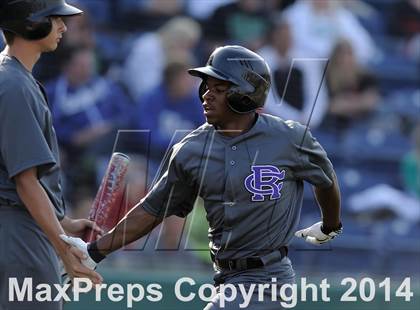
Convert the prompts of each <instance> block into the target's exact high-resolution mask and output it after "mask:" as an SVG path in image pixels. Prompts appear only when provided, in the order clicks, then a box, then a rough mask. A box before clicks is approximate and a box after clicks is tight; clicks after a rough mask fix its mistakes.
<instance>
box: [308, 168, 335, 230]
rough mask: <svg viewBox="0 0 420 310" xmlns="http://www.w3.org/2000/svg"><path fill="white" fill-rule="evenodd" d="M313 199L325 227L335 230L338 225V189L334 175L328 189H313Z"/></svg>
mask: <svg viewBox="0 0 420 310" xmlns="http://www.w3.org/2000/svg"><path fill="white" fill-rule="evenodd" d="M314 192H315V197H316V200H317V202H318V204H319V207H320V208H321V211H322V222H323V225H324V226H325V227H328V228H331V229H335V228H337V227H339V225H340V202H341V199H340V189H339V186H338V181H337V177H336V175H335V174H334V176H333V184H332V185H331V186H330V187H328V188H321V187H314Z"/></svg>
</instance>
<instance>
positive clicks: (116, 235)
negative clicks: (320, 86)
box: [96, 77, 340, 255]
mask: <svg viewBox="0 0 420 310" xmlns="http://www.w3.org/2000/svg"><path fill="white" fill-rule="evenodd" d="M230 85H231V84H230V83H229V82H226V81H222V80H218V79H215V78H212V77H208V78H207V79H206V86H207V90H206V92H205V93H204V95H203V99H204V102H203V108H204V116H205V117H206V120H207V122H208V123H209V124H211V125H213V126H214V127H216V128H217V129H218V130H219V132H220V133H221V134H223V135H226V136H229V137H235V136H238V135H240V134H242V133H243V132H246V131H248V130H249V129H250V128H251V127H252V126H253V124H254V122H255V118H256V116H257V114H256V113H255V112H252V113H248V114H238V113H235V112H233V111H232V110H231V109H230V108H229V106H228V104H227V97H226V94H227V91H228V89H229V87H230ZM314 192H315V196H316V199H317V201H318V204H319V205H320V208H321V211H322V214H323V223H324V227H327V228H329V227H331V228H336V227H338V226H339V223H340V216H339V214H340V192H339V188H338V183H337V179H336V177H335V175H334V180H333V184H332V185H331V186H330V187H328V188H321V187H314ZM162 220H163V219H159V218H157V217H155V216H153V215H151V214H149V213H147V212H146V211H144V209H143V208H142V206H141V202H140V203H139V204H137V205H136V206H135V207H134V208H133V209H132V210H131V211H130V212H129V213H128V214H127V215H126V217H125V218H124V219H122V220H121V221H120V222H119V223H118V224H117V226H116V227H115V228H114V229H113V230H111V231H110V232H108V233H107V234H105V235H104V236H103V237H102V238H100V239H99V240H97V241H96V246H97V248H98V250H99V252H100V253H101V254H103V255H108V254H110V253H112V252H114V251H116V250H118V249H120V248H122V247H123V246H124V245H127V244H129V243H131V242H134V241H136V240H137V239H139V238H141V237H143V236H145V235H146V234H148V233H149V232H150V231H152V230H153V229H154V228H155V227H156V226H158V225H159V224H160V223H161V222H162Z"/></svg>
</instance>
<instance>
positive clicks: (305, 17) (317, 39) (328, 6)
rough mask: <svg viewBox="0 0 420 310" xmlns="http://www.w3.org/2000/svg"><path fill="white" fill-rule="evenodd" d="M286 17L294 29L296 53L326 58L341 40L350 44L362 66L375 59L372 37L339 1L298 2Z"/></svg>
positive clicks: (291, 7)
mask: <svg viewBox="0 0 420 310" xmlns="http://www.w3.org/2000/svg"><path fill="white" fill-rule="evenodd" d="M284 13H285V17H286V18H287V20H288V21H289V23H290V26H291V27H292V33H293V37H294V40H295V45H296V49H297V50H299V51H301V53H303V55H304V56H305V57H324V58H327V57H328V56H329V55H330V54H331V51H332V49H333V47H334V46H335V44H336V42H337V40H338V39H340V38H344V39H347V40H349V41H350V42H351V44H352V46H353V47H354V50H355V54H356V59H357V60H358V61H359V62H360V63H367V62H368V61H371V60H373V58H374V57H375V46H374V43H373V41H372V39H371V37H370V35H369V33H368V32H367V31H366V30H365V29H364V28H363V27H362V26H361V24H360V23H359V21H358V20H357V18H356V17H355V16H354V15H352V13H351V12H350V11H348V10H346V9H345V8H343V7H342V6H341V2H340V1H334V0H313V1H305V0H299V1H297V2H296V3H295V4H293V5H292V6H290V7H289V8H287V9H286V10H285V12H284Z"/></svg>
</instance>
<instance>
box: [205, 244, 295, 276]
mask: <svg viewBox="0 0 420 310" xmlns="http://www.w3.org/2000/svg"><path fill="white" fill-rule="evenodd" d="M277 251H279V252H280V260H282V259H283V258H284V257H285V256H287V253H288V248H287V246H282V247H281V248H280V249H278V250H277ZM211 258H212V260H213V262H214V263H215V264H216V266H217V267H218V268H219V269H228V270H246V269H253V268H260V267H263V266H264V265H265V264H264V261H263V260H262V258H261V257H248V258H239V259H216V258H215V257H214V255H213V254H212V255H211Z"/></svg>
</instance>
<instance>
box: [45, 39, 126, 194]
mask: <svg viewBox="0 0 420 310" xmlns="http://www.w3.org/2000/svg"><path fill="white" fill-rule="evenodd" d="M67 53H68V54H67V56H66V57H65V64H64V65H63V68H62V74H61V75H60V76H59V77H58V78H57V79H56V80H54V81H51V82H50V83H49V84H48V85H47V87H46V89H47V92H48V96H49V98H50V100H51V106H52V114H53V118H54V126H55V129H56V132H57V137H58V141H59V144H60V146H61V148H62V150H63V151H64V159H67V161H66V160H65V161H64V163H63V165H67V167H66V171H67V173H68V174H69V175H68V180H67V181H68V182H70V183H68V184H67V185H68V186H75V185H76V183H77V186H82V184H80V183H82V179H84V178H80V179H79V177H80V176H81V175H83V176H87V178H86V182H92V184H88V185H90V186H94V185H95V162H96V160H97V159H98V158H99V157H100V156H106V157H109V155H110V154H111V151H112V147H113V143H114V141H115V134H116V130H117V129H120V128H127V127H130V119H129V118H130V117H131V115H132V113H131V109H132V105H131V102H130V101H129V99H128V98H127V96H125V94H124V92H123V91H122V90H121V89H120V87H118V86H117V85H116V84H115V83H113V82H112V81H110V80H107V79H106V78H104V77H101V76H97V75H96V74H95V63H94V59H95V58H94V52H93V50H92V49H91V48H89V47H83V46H80V47H73V48H70V49H68V52H67ZM86 170H88V171H86ZM89 170H90V174H89ZM72 176H74V178H72ZM89 176H90V178H89ZM93 190H94V191H95V190H96V188H95V187H94V188H93Z"/></svg>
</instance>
